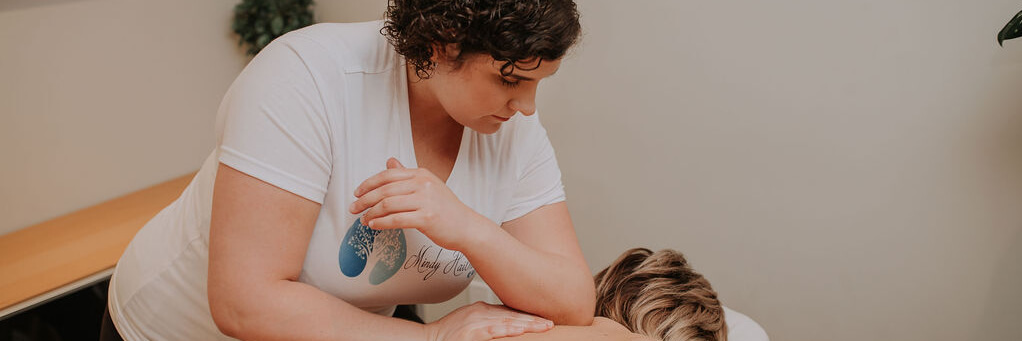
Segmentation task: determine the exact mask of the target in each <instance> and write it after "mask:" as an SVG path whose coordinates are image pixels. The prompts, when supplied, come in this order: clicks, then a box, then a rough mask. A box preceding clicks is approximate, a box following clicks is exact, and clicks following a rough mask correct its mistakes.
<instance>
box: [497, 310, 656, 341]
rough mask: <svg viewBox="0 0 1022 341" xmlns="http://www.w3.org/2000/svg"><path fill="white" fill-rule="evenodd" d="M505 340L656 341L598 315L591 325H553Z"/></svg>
mask: <svg viewBox="0 0 1022 341" xmlns="http://www.w3.org/2000/svg"><path fill="white" fill-rule="evenodd" d="M503 340H507V341H656V340H655V339H652V338H649V337H647V336H643V335H640V334H636V333H632V332H630V331H628V328H625V326H623V325H621V324H620V323H617V322H615V321H614V320H611V319H608V318H606V317H601V316H598V317H596V318H595V319H594V320H593V324H592V325H591V326H555V327H554V328H552V329H550V330H548V331H545V332H542V333H527V334H522V335H519V336H514V337H508V338H505V339H503Z"/></svg>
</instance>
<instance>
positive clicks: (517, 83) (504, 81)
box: [500, 77, 521, 89]
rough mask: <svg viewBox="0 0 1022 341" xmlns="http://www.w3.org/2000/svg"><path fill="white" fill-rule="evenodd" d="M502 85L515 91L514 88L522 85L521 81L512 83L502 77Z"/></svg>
mask: <svg viewBox="0 0 1022 341" xmlns="http://www.w3.org/2000/svg"><path fill="white" fill-rule="evenodd" d="M500 83H501V84H503V85H504V86H506V87H509V88H512V89H514V88H517V87H518V85H519V84H520V83H521V81H514V82H512V81H509V80H507V79H505V78H503V77H501V78H500Z"/></svg>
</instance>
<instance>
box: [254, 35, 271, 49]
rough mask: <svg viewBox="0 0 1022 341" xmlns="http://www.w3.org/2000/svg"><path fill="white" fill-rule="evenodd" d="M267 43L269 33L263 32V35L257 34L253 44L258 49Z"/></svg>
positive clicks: (268, 41)
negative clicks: (257, 36) (257, 37)
mask: <svg viewBox="0 0 1022 341" xmlns="http://www.w3.org/2000/svg"><path fill="white" fill-rule="evenodd" d="M269 43H270V35H269V34H263V35H260V36H259V39H256V43H255V45H256V47H258V48H259V49H262V48H264V47H266V44H269Z"/></svg>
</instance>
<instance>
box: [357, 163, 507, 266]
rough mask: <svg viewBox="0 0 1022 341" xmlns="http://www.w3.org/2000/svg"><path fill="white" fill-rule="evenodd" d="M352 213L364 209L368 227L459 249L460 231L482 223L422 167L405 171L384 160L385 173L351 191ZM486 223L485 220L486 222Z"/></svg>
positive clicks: (447, 247) (434, 176) (461, 242)
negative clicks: (414, 234)
mask: <svg viewBox="0 0 1022 341" xmlns="http://www.w3.org/2000/svg"><path fill="white" fill-rule="evenodd" d="M355 197H357V198H358V199H357V200H355V202H353V203H352V204H351V207H349V209H348V210H349V211H350V212H351V213H352V214H358V213H359V212H362V211H364V210H366V209H368V211H366V212H365V214H364V215H363V216H362V218H361V219H362V224H365V225H367V226H369V227H370V228H373V229H377V230H382V229H395V228H414V229H418V230H419V231H420V232H422V233H423V234H425V235H426V236H427V237H429V239H430V240H432V241H433V242H434V243H437V245H439V246H441V247H443V248H446V249H450V250H460V246H461V245H465V240H464V239H465V238H466V236H470V235H471V234H470V233H466V231H464V230H465V229H466V228H467V227H469V226H474V225H475V224H474V223H473V221H480V220H478V219H482V220H486V217H483V216H482V215H480V214H478V213H476V212H475V211H473V210H472V209H471V208H469V207H468V206H466V205H465V204H464V203H462V202H461V200H458V197H457V196H456V195H454V192H451V189H450V188H448V187H447V184H445V183H444V182H443V181H441V180H440V178H438V177H437V176H436V175H434V174H433V173H432V172H430V171H429V170H427V169H425V168H415V169H409V168H405V167H404V166H403V165H401V162H399V161H398V160H397V159H395V158H390V159H388V160H387V170H385V171H382V172H380V173H377V174H376V175H373V176H372V177H370V178H369V179H366V180H365V181H364V182H362V184H360V185H359V186H358V188H357V189H355ZM487 221H488V220H487Z"/></svg>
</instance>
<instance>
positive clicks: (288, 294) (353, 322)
mask: <svg viewBox="0 0 1022 341" xmlns="http://www.w3.org/2000/svg"><path fill="white" fill-rule="evenodd" d="M245 291H246V293H245V295H236V294H234V295H232V294H228V295H229V296H230V297H232V298H231V299H228V300H224V301H221V302H220V304H213V301H212V300H211V304H210V308H211V310H212V312H213V317H214V321H216V323H217V326H218V327H219V328H220V330H221V332H224V333H225V334H227V335H228V336H231V337H234V338H238V339H243V340H352V341H356V340H381V339H386V340H414V341H424V340H428V339H429V338H428V331H427V329H426V327H425V326H424V325H422V324H418V323H414V322H410V321H405V320H401V319H397V318H392V317H387V316H381V315H377V314H373V313H369V312H366V311H364V310H362V309H359V308H357V307H355V306H352V305H351V304H349V303H347V302H344V301H343V300H341V299H339V298H336V297H334V296H331V295H330V294H327V293H325V292H322V291H320V290H318V289H316V288H314V287H312V286H309V285H307V284H305V283H300V282H294V281H287V280H281V281H277V282H274V283H268V284H265V285H264V287H262V288H249V289H245Z"/></svg>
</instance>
